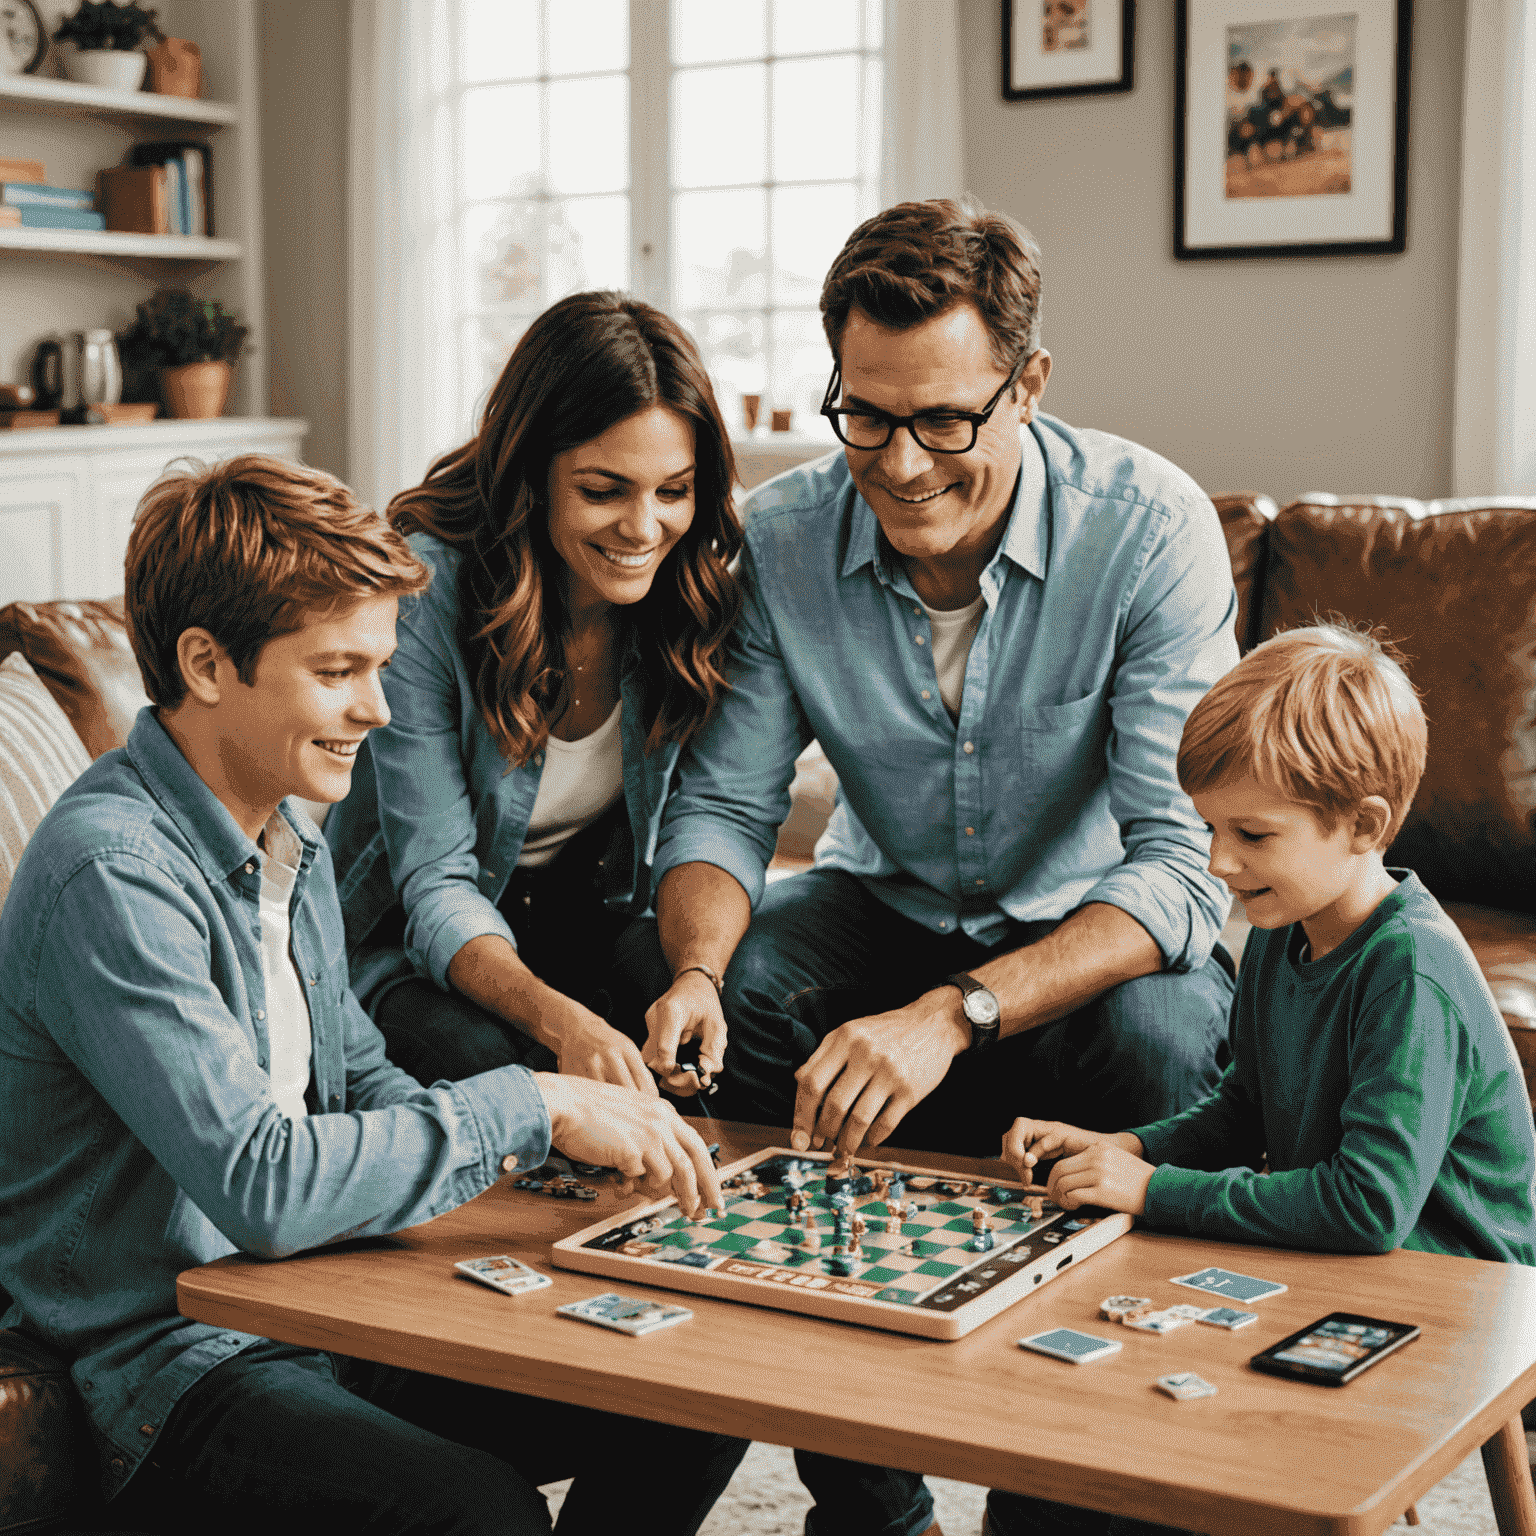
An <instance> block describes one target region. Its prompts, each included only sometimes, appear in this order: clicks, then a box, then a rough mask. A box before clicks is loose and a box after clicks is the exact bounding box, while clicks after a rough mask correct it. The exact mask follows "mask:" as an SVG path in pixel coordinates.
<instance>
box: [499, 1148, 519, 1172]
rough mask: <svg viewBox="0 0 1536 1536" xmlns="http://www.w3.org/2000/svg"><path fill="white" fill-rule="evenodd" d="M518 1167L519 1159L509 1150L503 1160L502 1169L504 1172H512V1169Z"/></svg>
mask: <svg viewBox="0 0 1536 1536" xmlns="http://www.w3.org/2000/svg"><path fill="white" fill-rule="evenodd" d="M516 1167H517V1159H516V1158H515V1157H513V1156H512V1154H511V1153H510V1152H508V1153H507V1155H506V1156H505V1157H504V1158H502V1160H501V1171H502V1172H503V1173H511V1172H512V1170H513V1169H514V1168H516Z"/></svg>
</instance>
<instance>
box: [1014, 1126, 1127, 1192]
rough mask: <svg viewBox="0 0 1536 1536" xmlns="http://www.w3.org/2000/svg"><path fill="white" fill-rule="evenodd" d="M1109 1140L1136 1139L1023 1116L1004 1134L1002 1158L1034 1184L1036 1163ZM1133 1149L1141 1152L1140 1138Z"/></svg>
mask: <svg viewBox="0 0 1536 1536" xmlns="http://www.w3.org/2000/svg"><path fill="white" fill-rule="evenodd" d="M1109 1140H1118V1141H1119V1143H1120V1144H1121V1145H1122V1146H1124V1145H1125V1144H1126V1143H1127V1142H1128V1141H1136V1138H1135V1137H1134V1136H1131V1137H1127V1136H1126V1135H1125V1134H1124V1133H1123V1132H1122V1133H1120V1134H1119V1135H1118V1137H1111V1136H1110V1135H1109V1133H1107V1132H1105V1131H1084V1130H1079V1129H1078V1127H1077V1126H1075V1125H1064V1124H1063V1123H1062V1122H1061V1121H1060V1120H1025V1119H1023V1118H1022V1117H1021V1118H1019V1119H1018V1120H1015V1121H1014V1122H1013V1124H1012V1126H1010V1127H1009V1129H1008V1130H1007V1131H1006V1132H1005V1133H1004V1135H1003V1150H1002V1159H1003V1161H1004V1162H1005V1163H1007V1164H1008V1166H1009V1167H1010V1168H1013V1169H1015V1170H1016V1171H1017V1173H1018V1175H1019V1177H1020V1179H1022V1180H1023V1181H1024V1183H1026V1184H1032V1183H1034V1174H1033V1173H1032V1172H1031V1170H1032V1169H1033V1168H1034V1166H1035V1164H1036V1163H1041V1162H1045V1163H1049V1162H1052V1161H1054V1160H1055V1159H1056V1158H1058V1157H1070V1156H1072V1155H1073V1153H1076V1152H1086V1151H1087V1150H1088V1148H1089V1147H1091V1146H1094V1145H1095V1144H1096V1143H1098V1142H1101V1141H1109ZM1134 1150H1135V1151H1136V1152H1138V1153H1139V1152H1140V1151H1141V1143H1140V1142H1139V1141H1136V1146H1135V1149H1134Z"/></svg>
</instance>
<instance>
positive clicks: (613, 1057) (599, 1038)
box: [551, 999, 659, 1162]
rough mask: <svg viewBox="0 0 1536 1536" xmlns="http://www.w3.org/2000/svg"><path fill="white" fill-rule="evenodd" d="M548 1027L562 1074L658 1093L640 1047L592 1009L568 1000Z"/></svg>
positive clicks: (638, 1090)
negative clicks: (566, 1008) (555, 1037)
mask: <svg viewBox="0 0 1536 1536" xmlns="http://www.w3.org/2000/svg"><path fill="white" fill-rule="evenodd" d="M566 1001H567V1002H569V1001H570V1000H569V999H566ZM551 1027H552V1028H553V1029H555V1030H558V1032H559V1038H558V1040H557V1041H555V1042H554V1051H555V1056H556V1058H557V1060H558V1061H559V1063H560V1071H561V1073H562V1074H564V1075H565V1076H567V1077H588V1078H591V1079H592V1080H593V1081H594V1082H598V1083H614V1084H616V1085H617V1086H618V1087H620V1088H633V1089H635V1090H636V1091H637V1092H639V1093H643V1094H646V1095H648V1096H649V1097H651V1098H653V1099H654V1098H657V1097H659V1095H658V1093H657V1089H656V1082H655V1079H654V1078H652V1076H651V1074H650V1073H649V1072H647V1071H646V1069H645V1062H644V1061H643V1060H642V1059H641V1056H640V1048H639V1047H638V1046H637V1045H636V1044H635V1042H634V1041H633V1040H631V1039H630V1038H629V1037H628V1036H627V1035H624V1034H621V1033H620V1032H619V1031H618V1030H616V1029H615V1028H614V1027H613V1026H612V1025H611V1024H608V1023H605V1022H604V1021H603V1020H602V1019H600V1018H599V1017H598V1016H597V1015H596V1014H595V1013H593V1012H592V1011H591V1009H589V1008H583V1007H582V1006H581V1004H580V1003H574V1002H573V1003H570V1008H569V1011H567V1012H566V1015H565V1017H564V1018H563V1019H561V1020H560V1022H559V1023H558V1024H554V1023H553V1022H552V1024H551ZM582 1161H583V1162H591V1161H592V1159H591V1158H583V1159H582Z"/></svg>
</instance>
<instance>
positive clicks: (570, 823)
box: [517, 701, 624, 869]
mask: <svg viewBox="0 0 1536 1536" xmlns="http://www.w3.org/2000/svg"><path fill="white" fill-rule="evenodd" d="M623 708H624V705H623V702H622V701H620V702H619V703H617V704H615V705H614V706H613V713H612V714H611V715H609V716H608V718H607V719H606V720H605V721H603V723H602V724H601V725H600V726H598V728H597V729H596V730H595V731H593V732H592V734H591V735H590V736H583V737H582V738H581V740H580V741H557V740H556V739H555V738H554V737H553V736H551V737H550V738H549V740H548V741H546V742H545V744H544V772H543V774H542V776H541V777H540V779H539V793H538V795H537V797H536V798H535V799H534V802H533V814H532V815H531V816H530V817H529V818H528V833H527V836H526V837H524V839H523V851H522V852H521V853H520V854H518V856H517V867H518V868H519V869H540V868H542V867H543V866H544V865H545V864H548V863H550V862H552V861H553V859H554V857H555V855H556V854H558V853H559V852H560V850H561V849H562V848H564V847H565V845H566V844H567V843H568V842H570V840H571V839H572V838H573V837H575V835H576V834H577V833H578V832H580V831H581V830H582V828H583V827H590V826H591V825H592V823H593V822H594V821H596V820H597V818H598V817H599V816H601V815H602V814H603V813H604V812H605V811H607V810H608V809H609V807H610V806H612V805H613V803H614V802H615V801H616V800H617V799H618V798H619V796H620V795H622V794H623V793H624V741H623V738H622V736H621V735H620V733H619V715H620V713H621V711H622V710H623Z"/></svg>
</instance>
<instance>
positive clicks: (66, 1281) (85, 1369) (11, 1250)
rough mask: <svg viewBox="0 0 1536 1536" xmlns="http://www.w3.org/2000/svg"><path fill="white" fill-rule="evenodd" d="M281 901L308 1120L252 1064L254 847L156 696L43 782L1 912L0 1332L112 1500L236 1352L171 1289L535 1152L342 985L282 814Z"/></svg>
mask: <svg viewBox="0 0 1536 1536" xmlns="http://www.w3.org/2000/svg"><path fill="white" fill-rule="evenodd" d="M284 814H285V815H286V816H287V819H288V821H289V822H290V824H291V825H292V826H293V828H294V831H295V832H296V833H297V834H298V835H299V838H300V840H301V842H302V843H303V848H304V852H303V858H302V861H301V866H300V870H299V875H298V879H297V880H296V881H295V882H294V888H293V895H292V900H291V904H290V908H289V913H290V921H291V925H292V955H293V960H294V964H295V965H296V966H297V968H298V971H299V974H300V976H301V977H302V978H303V981H304V983H305V991H306V995H307V998H308V1002H309V1012H310V1026H311V1031H312V1035H313V1041H314V1055H313V1065H312V1075H311V1079H310V1087H309V1095H308V1107H309V1111H310V1113H309V1114H308V1115H306V1116H305V1117H303V1118H302V1119H298V1120H293V1119H289V1118H288V1117H287V1116H285V1115H284V1114H283V1113H282V1111H281V1110H280V1109H279V1108H278V1107H277V1105H276V1103H275V1102H274V1101H273V1098H272V1090H271V1079H270V1077H269V1075H268V1060H269V1045H268V1034H267V1021H266V997H265V991H264V983H263V979H262V965H261V918H260V909H259V905H258V901H259V892H260V889H261V873H260V869H259V866H258V864H257V862H256V846H255V844H254V843H253V842H252V841H251V839H250V838H249V837H247V836H246V835H245V833H244V832H243V831H241V830H240V828H239V827H238V826H237V825H236V823H235V821H234V818H233V817H232V816H231V815H230V814H229V812H228V811H227V810H226V809H225V808H224V807H223V805H221V804H220V802H219V801H218V800H217V799H216V798H215V796H214V794H213V792H212V791H211V790H210V789H209V788H208V787H207V785H206V784H204V783H203V781H202V779H200V778H199V777H198V775H197V774H196V772H195V771H194V770H193V768H192V767H191V765H190V764H189V763H188V762H187V760H186V759H185V758H184V757H183V756H182V755H181V752H180V750H179V749H178V748H177V746H176V744H175V743H174V742H173V741H172V740H171V738H170V737H169V736H168V735H167V734H166V732H165V730H164V728H163V727H162V726H161V725H160V723H159V722H158V720H157V719H156V718H155V715H154V712H153V710H152V709H149V708H145V709H144V710H142V711H141V712H140V714H139V718H138V721H137V722H136V724H135V725H134V728H133V734H132V735H131V736H130V738H129V741H128V745H127V746H126V747H125V748H123V749H121V750H119V751H115V752H109V753H107V754H106V755H105V756H104V757H102V758H101V759H100V760H98V761H97V762H96V763H94V764H93V765H92V766H91V767H90V768H89V769H87V770H86V772H85V773H83V774H82V775H81V776H80V778H79V779H78V780H77V781H76V782H75V783H74V784H73V785H72V786H71V787H70V788H69V789H68V790H66V791H65V793H64V795H63V796H62V797H61V798H60V800H59V801H58V803H57V804H56V805H55V806H54V808H53V810H52V811H50V812H49V814H48V816H47V817H46V818H45V819H44V820H43V823H42V825H41V826H40V827H39V828H38V829H37V832H36V833H35V834H34V835H33V838H32V841H31V843H30V845H29V846H28V848H27V851H26V853H25V855H24V856H23V857H22V860H21V863H20V865H19V866H18V868H17V871H16V878H15V881H14V882H13V883H12V885H11V889H10V895H9V897H8V898H7V900H6V903H5V908H4V912H3V914H0V977H3V978H4V984H3V988H0V1287H3V1288H4V1290H5V1291H6V1292H8V1293H9V1294H10V1296H11V1298H12V1305H11V1307H10V1309H9V1311H7V1312H6V1314H5V1317H4V1319H3V1324H4V1326H6V1327H9V1328H17V1329H20V1330H21V1331H22V1332H23V1333H25V1334H28V1335H29V1336H31V1337H32V1338H35V1339H37V1340H39V1341H40V1342H41V1343H43V1344H46V1345H48V1346H50V1347H51V1348H53V1349H55V1350H57V1351H59V1353H61V1354H62V1355H64V1356H65V1357H66V1358H67V1359H68V1360H70V1361H71V1362H72V1373H73V1377H74V1381H75V1385H76V1386H77V1387H78V1388H79V1390H80V1393H81V1395H82V1397H83V1399H84V1401H85V1406H86V1412H87V1415H88V1417H89V1422H90V1425H91V1428H92V1430H93V1431H94V1434H95V1437H96V1441H97V1445H98V1447H99V1450H100V1453H101V1470H102V1485H103V1491H104V1492H105V1493H106V1494H107V1495H108V1496H109V1497H110V1496H111V1495H112V1494H114V1493H116V1492H117V1491H118V1490H120V1489H121V1488H122V1486H123V1485H124V1484H125V1483H126V1482H127V1481H128V1479H129V1478H130V1477H131V1476H132V1475H133V1472H134V1469H135V1468H136V1467H137V1466H138V1465H139V1463H140V1461H142V1459H143V1458H144V1456H145V1455H146V1454H148V1453H149V1452H150V1451H151V1450H152V1449H153V1447H154V1443H155V1438H156V1436H157V1434H158V1433H159V1430H160V1426H161V1425H162V1424H164V1423H165V1419H166V1415H167V1414H168V1413H170V1411H171V1409H172V1408H173V1407H174V1406H175V1404H176V1401H177V1399H178V1398H179V1397H180V1396H181V1394H182V1393H183V1392H185V1391H186V1389H187V1388H188V1387H189V1386H191V1385H192V1383H193V1382H195V1381H196V1380H197V1379H198V1378H199V1377H201V1376H202V1375H203V1374H204V1373H205V1372H206V1371H208V1370H210V1369H211V1368H212V1367H214V1366H215V1365H217V1364H219V1362H220V1361H222V1360H225V1359H227V1358H228V1357H229V1356H231V1355H234V1354H237V1353H239V1351H240V1350H242V1349H244V1348H245V1347H246V1346H247V1345H249V1344H251V1343H253V1342H254V1340H253V1339H252V1338H251V1336H250V1335H248V1334H243V1333H234V1332H231V1331H229V1330H227V1329H223V1328H212V1327H207V1326H205V1325H204V1324H202V1323H195V1322H192V1321H190V1320H189V1319H187V1318H184V1317H181V1316H180V1315H178V1313H177V1311H176V1276H177V1275H178V1274H179V1273H180V1272H181V1271H182V1270H185V1269H191V1268H193V1267H194V1266H195V1265H199V1264H206V1263H208V1262H209V1261H210V1260H212V1259H217V1258H222V1257H223V1256H224V1255H225V1254H229V1253H234V1252H236V1251H237V1250H243V1251H244V1252H247V1253H251V1254H257V1255H260V1256H262V1257H266V1258H280V1257H282V1256H284V1255H287V1254H291V1253H296V1252H298V1251H299V1250H301V1249H305V1248H313V1247H315V1246H317V1245H319V1244H323V1243H331V1242H336V1241H339V1240H341V1239H343V1238H352V1237H362V1236H370V1235H375V1234H382V1233H387V1232H393V1231H396V1230H398V1229H399V1228H401V1227H409V1226H414V1225H415V1224H416V1223H418V1222H423V1221H427V1220H429V1219H430V1218H431V1217H434V1216H439V1215H441V1214H442V1213H443V1212H445V1211H450V1210H453V1209H454V1208H455V1207H456V1206H459V1205H462V1204H463V1203H464V1202H465V1201H466V1200H469V1199H472V1198H473V1197H474V1196H475V1195H478V1194H479V1193H480V1192H481V1191H482V1190H484V1189H487V1188H489V1186H490V1185H491V1184H492V1183H494V1182H495V1180H496V1179H497V1178H498V1177H500V1175H501V1174H502V1173H503V1171H504V1167H503V1159H505V1158H507V1157H508V1156H509V1155H510V1156H512V1157H515V1158H516V1159H517V1160H518V1163H519V1164H520V1165H521V1166H524V1167H536V1166H537V1165H538V1164H539V1163H541V1162H542V1161H543V1160H544V1159H545V1157H546V1156H547V1155H548V1152H549V1117H548V1113H547V1112H546V1110H545V1107H544V1101H543V1098H542V1097H541V1095H540V1094H539V1091H538V1087H537V1084H536V1083H535V1082H534V1081H533V1078H532V1076H531V1074H529V1073H528V1072H526V1071H524V1070H523V1068H521V1067H502V1068H499V1069H498V1070H496V1071H494V1072H485V1073H482V1074H480V1075H479V1076H478V1077H472V1078H469V1079H467V1080H465V1081H464V1082H461V1083H457V1084H439V1085H438V1086H436V1087H434V1088H431V1089H426V1088H423V1087H422V1086H421V1085H420V1084H419V1083H417V1082H416V1081H415V1080H414V1079H413V1078H411V1077H408V1076H407V1075H406V1074H405V1073H404V1072H401V1071H400V1070H399V1069H398V1068H396V1067H393V1066H391V1065H390V1064H389V1062H388V1061H387V1060H386V1059H385V1056H384V1041H383V1037H382V1036H381V1035H380V1034H379V1032H378V1030H377V1029H376V1028H375V1027H374V1025H373V1022H372V1021H371V1020H370V1019H369V1018H368V1016H367V1015H366V1014H365V1013H364V1012H363V1010H362V1009H361V1008H360V1007H359V1006H358V1003H357V1001H356V999H355V998H354V997H353V995H352V993H351V991H350V990H349V988H348V985H347V962H346V954H345V945H344V943H343V938H342V922H341V910H340V907H339V905H338V903H337V900H336V887H335V883H334V876H333V874H332V870H331V859H330V853H329V850H328V849H327V848H326V845H325V843H324V842H323V841H322V840H321V839H320V838H319V836H318V834H317V832H316V829H315V827H314V825H313V823H312V822H310V820H309V819H308V817H306V816H305V815H304V814H303V812H301V811H299V810H297V809H295V808H293V807H292V806H291V805H285V810H284Z"/></svg>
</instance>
